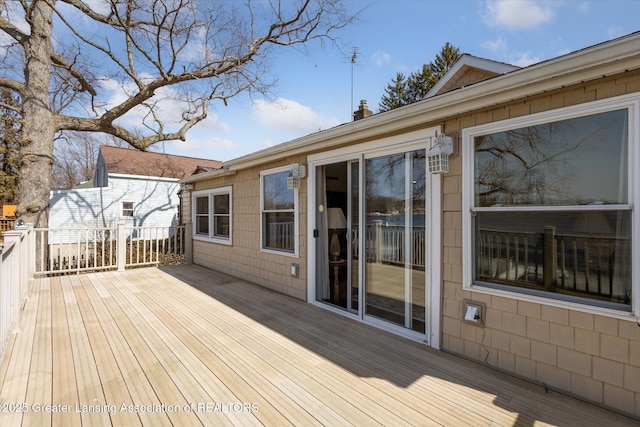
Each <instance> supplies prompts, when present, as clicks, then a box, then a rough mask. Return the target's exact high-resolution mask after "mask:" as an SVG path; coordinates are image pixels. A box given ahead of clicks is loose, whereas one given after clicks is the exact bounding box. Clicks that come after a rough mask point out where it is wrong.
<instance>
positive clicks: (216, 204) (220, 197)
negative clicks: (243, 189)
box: [192, 187, 232, 244]
mask: <svg viewBox="0 0 640 427" xmlns="http://www.w3.org/2000/svg"><path fill="white" fill-rule="evenodd" d="M231 200H232V195H231V187H222V188H214V189H210V190H200V191H195V192H194V193H193V200H192V203H193V207H194V209H193V224H194V226H193V235H194V238H195V239H200V240H208V241H212V242H216V243H224V244H231V236H232V233H231V225H232V212H231V211H232V203H231Z"/></svg>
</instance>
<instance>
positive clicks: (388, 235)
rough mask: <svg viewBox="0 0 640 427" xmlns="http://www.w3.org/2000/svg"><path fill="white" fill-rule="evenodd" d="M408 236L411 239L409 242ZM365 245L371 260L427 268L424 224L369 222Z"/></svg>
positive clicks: (368, 257) (368, 258)
mask: <svg viewBox="0 0 640 427" xmlns="http://www.w3.org/2000/svg"><path fill="white" fill-rule="evenodd" d="M407 229H409V230H410V231H408V230H407ZM407 238H409V239H411V240H410V241H409V242H407V240H406V239H407ZM365 246H366V254H365V256H366V258H367V260H368V261H370V262H375V263H386V264H399V265H410V266H411V268H418V269H424V268H425V265H426V228H425V227H424V226H410V227H407V226H404V225H383V224H382V223H374V224H368V225H367V227H366V235H365ZM407 252H409V253H408V254H407Z"/></svg>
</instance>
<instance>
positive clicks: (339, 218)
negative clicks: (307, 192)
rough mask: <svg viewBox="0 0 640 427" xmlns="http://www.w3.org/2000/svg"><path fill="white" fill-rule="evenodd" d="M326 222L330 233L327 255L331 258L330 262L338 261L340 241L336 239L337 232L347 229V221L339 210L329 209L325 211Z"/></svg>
mask: <svg viewBox="0 0 640 427" xmlns="http://www.w3.org/2000/svg"><path fill="white" fill-rule="evenodd" d="M327 222H328V224H327V228H328V229H329V230H331V231H332V235H331V242H330V243H329V255H330V256H331V261H339V260H340V239H338V231H339V230H346V229H347V219H346V218H345V216H344V213H343V212H342V209H341V208H329V209H327Z"/></svg>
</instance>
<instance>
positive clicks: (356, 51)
mask: <svg viewBox="0 0 640 427" xmlns="http://www.w3.org/2000/svg"><path fill="white" fill-rule="evenodd" d="M356 59H358V48H357V47H354V48H353V54H352V55H351V112H350V113H351V120H353V109H354V106H353V66H354V65H355V64H356ZM351 120H350V121H351Z"/></svg>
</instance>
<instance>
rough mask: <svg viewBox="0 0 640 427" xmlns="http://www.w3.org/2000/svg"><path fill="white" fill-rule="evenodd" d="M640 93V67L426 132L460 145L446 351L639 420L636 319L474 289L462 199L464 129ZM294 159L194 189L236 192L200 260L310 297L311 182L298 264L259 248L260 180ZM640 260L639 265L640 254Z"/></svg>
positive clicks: (446, 272)
mask: <svg viewBox="0 0 640 427" xmlns="http://www.w3.org/2000/svg"><path fill="white" fill-rule="evenodd" d="M633 93H640V71H638V70H636V71H632V72H625V73H624V75H622V76H613V77H606V78H601V79H598V80H595V81H592V82H588V83H584V84H580V85H574V86H569V87H565V88H563V89H559V90H554V91H547V92H545V93H543V94H540V95H536V96H532V97H528V98H524V99H523V98H520V99H515V100H514V101H510V102H508V103H503V104H499V105H495V106H493V107H491V108H485V109H482V110H476V111H472V112H470V113H468V114H464V115H457V116H455V117H453V116H452V117H441V120H438V121H437V122H434V121H430V122H427V121H426V120H425V122H424V123H423V124H421V125H420V126H419V127H420V129H427V128H429V127H432V126H442V130H443V133H444V134H446V135H450V136H454V137H455V139H456V143H455V145H456V153H455V154H454V155H453V156H452V157H451V158H450V169H449V172H448V173H447V174H445V175H443V176H442V194H441V195H440V196H441V198H442V199H441V206H442V212H441V214H442V230H441V232H442V241H441V254H440V256H441V258H440V262H441V270H442V292H441V295H442V298H441V306H442V316H441V340H440V343H441V348H442V349H443V350H444V351H447V352H450V353H454V354H458V355H461V356H463V357H466V358H469V359H472V360H474V361H476V362H478V363H481V364H486V365H488V366H491V367H493V368H496V369H498V370H501V371H504V372H508V373H510V374H514V375H516V376H519V377H522V378H525V379H528V380H531V381H534V382H539V383H544V384H545V385H547V386H549V387H551V388H553V389H555V390H559V391H563V392H566V393H569V394H572V395H574V396H577V397H580V398H583V399H586V400H589V401H591V402H594V403H596V404H600V405H604V406H606V407H609V408H613V409H615V410H618V411H621V412H624V413H627V414H631V415H633V416H635V417H639V418H640V327H639V326H638V324H637V323H636V322H635V321H634V320H633V317H632V316H628V319H623V316H622V315H620V316H617V317H616V316H607V315H603V314H596V313H594V312H589V310H588V309H579V308H575V309H573V308H565V307H558V306H557V305H554V304H553V303H552V302H551V300H549V303H544V302H540V303H533V302H531V301H528V300H527V298H525V297H522V296H521V295H520V294H517V293H513V295H512V296H509V297H505V296H498V295H496V294H495V293H492V292H491V291H486V290H485V291H482V290H477V291H469V290H466V289H465V288H464V284H463V272H464V268H465V266H464V265H463V244H462V242H463V236H464V234H463V209H462V206H463V197H466V196H467V195H463V192H462V188H463V159H462V156H461V143H462V132H463V130H464V129H467V128H470V127H474V126H478V125H483V124H488V123H494V122H498V121H501V120H507V119H513V118H517V117H523V116H527V115H531V114H535V113H540V112H546V111H553V110H556V109H559V108H564V107H570V106H577V105H580V104H584V103H587V102H592V101H599V100H604V99H609V98H613V97H617V96H622V95H626V94H633ZM386 117H388V116H386ZM373 120H375V117H374V118H373ZM410 130H411V131H413V130H417V128H416V127H413V128H412V129H406V132H409V131H410ZM395 133H396V134H397V132H395ZM334 148H335V147H334ZM635 149H638V147H635ZM308 154H311V153H308ZM293 162H298V163H306V156H303V155H300V156H297V157H296V158H287V159H286V160H282V161H278V162H275V163H270V164H268V165H263V166H261V167H252V168H250V169H243V170H239V171H238V172H237V173H236V174H235V175H227V176H222V177H219V178H214V179H209V180H207V181H200V182H195V183H194V191H195V190H203V189H209V188H216V187H224V186H231V187H233V221H234V223H233V224H234V225H233V245H232V246H225V245H221V244H213V243H209V242H202V241H197V240H194V262H195V263H197V264H201V265H204V266H207V267H210V268H213V269H216V270H219V271H223V272H225V273H228V274H231V275H233V276H236V277H239V278H242V279H245V280H248V281H251V282H254V283H257V284H259V285H262V286H265V287H268V288H271V289H273V290H276V291H279V292H282V293H285V294H288V295H291V296H294V297H296V298H300V299H305V292H306V287H307V283H306V280H305V278H306V271H307V259H306V247H307V237H308V236H307V235H306V230H307V226H306V224H307V210H308V209H307V206H306V200H307V197H306V193H307V188H306V184H307V180H306V179H305V180H303V182H302V184H301V188H300V191H299V203H300V205H299V221H300V222H299V233H300V241H299V248H298V249H299V254H300V255H299V257H298V258H292V257H287V256H283V255H274V254H271V253H265V252H262V251H260V178H259V173H260V171H261V170H264V169H269V168H274V167H277V166H283V165H286V164H291V163H293ZM634 176H637V173H636V174H635V175H634ZM636 185H637V184H636ZM434 196H435V197H437V195H434ZM636 203H637V200H636ZM636 247H637V246H636ZM634 259H638V258H637V254H635V255H634ZM436 262H437V261H436ZM292 263H296V264H299V266H300V270H299V276H298V277H297V278H292V277H291V276H290V266H291V264H292ZM465 299H470V300H473V301H478V302H481V303H484V304H486V313H485V316H484V320H485V325H484V327H479V326H475V325H470V324H468V323H465V322H463V316H464V314H463V301H464V300H465Z"/></svg>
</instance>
